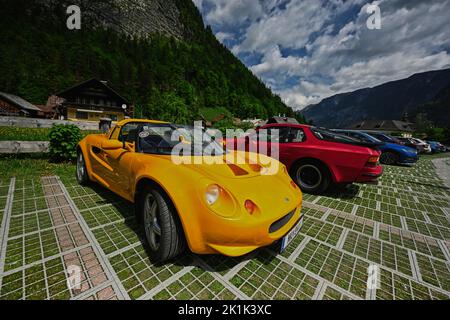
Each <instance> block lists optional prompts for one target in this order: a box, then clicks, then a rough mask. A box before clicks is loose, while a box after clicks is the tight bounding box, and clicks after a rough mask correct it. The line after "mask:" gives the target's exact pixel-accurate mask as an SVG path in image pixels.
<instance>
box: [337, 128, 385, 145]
mask: <svg viewBox="0 0 450 320" xmlns="http://www.w3.org/2000/svg"><path fill="white" fill-rule="evenodd" d="M336 132H337V133H343V134H346V135H347V136H349V137H351V138H354V139H358V140H360V141H362V142H369V143H378V144H382V142H381V141H380V140H378V139H377V138H375V137H372V136H371V135H368V134H367V133H364V132H358V131H339V130H336Z"/></svg>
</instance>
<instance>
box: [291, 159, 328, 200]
mask: <svg viewBox="0 0 450 320" xmlns="http://www.w3.org/2000/svg"><path fill="white" fill-rule="evenodd" d="M292 173H293V177H292V178H293V179H294V181H295V182H296V183H297V185H298V186H299V187H300V189H301V190H302V191H304V192H307V193H322V192H325V191H326V190H327V189H328V187H329V186H330V183H331V178H330V174H329V171H328V169H327V168H326V167H325V165H323V164H322V163H320V162H318V161H302V162H299V163H298V164H296V165H295V166H294V168H293V170H292Z"/></svg>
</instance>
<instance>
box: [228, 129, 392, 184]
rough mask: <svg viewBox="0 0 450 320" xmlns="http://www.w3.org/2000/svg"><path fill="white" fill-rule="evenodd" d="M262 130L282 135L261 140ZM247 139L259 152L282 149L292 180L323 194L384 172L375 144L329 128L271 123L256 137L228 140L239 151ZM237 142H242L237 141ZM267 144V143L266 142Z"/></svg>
mask: <svg viewBox="0 0 450 320" xmlns="http://www.w3.org/2000/svg"><path fill="white" fill-rule="evenodd" d="M261 130H267V134H268V136H271V134H272V130H278V132H279V138H278V139H276V140H273V141H270V142H264V141H260V140H259V139H257V138H258V136H259V133H260V132H261ZM242 139H244V140H245V147H246V148H247V150H249V149H248V148H249V147H251V146H250V144H256V146H255V145H254V146H253V148H254V149H255V150H256V149H258V150H259V151H260V150H261V148H263V149H264V150H266V149H267V150H271V148H275V147H276V148H278V149H279V159H280V161H281V162H282V163H283V164H285V165H286V167H287V169H288V171H289V173H290V175H291V177H292V179H293V180H294V181H295V182H296V183H297V184H298V186H299V187H300V188H301V189H302V190H303V191H304V192H309V193H323V192H324V191H326V190H327V189H328V187H329V186H330V185H331V184H351V183H354V182H373V181H376V180H377V179H378V178H379V177H380V176H381V175H382V174H383V168H382V166H380V165H379V163H378V161H379V158H380V152H379V151H378V150H375V149H374V148H373V145H372V144H366V143H364V142H361V141H359V140H355V139H351V138H349V137H346V136H343V135H339V134H336V133H334V132H331V131H329V130H326V129H322V128H316V127H311V126H307V125H296V124H269V125H265V126H262V127H261V128H260V129H259V130H258V131H257V133H256V135H253V136H246V137H244V138H240V139H235V140H232V141H230V140H227V141H226V146H227V148H229V149H233V150H236V148H238V145H239V143H240V144H241V145H242V144H243V142H242ZM236 142H237V143H238V144H236ZM264 144H265V145H264Z"/></svg>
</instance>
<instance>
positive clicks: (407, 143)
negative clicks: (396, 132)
mask: <svg viewBox="0 0 450 320" xmlns="http://www.w3.org/2000/svg"><path fill="white" fill-rule="evenodd" d="M393 138H395V139H397V140H400V141H401V142H403V145H404V146H407V147H410V148H413V149H416V150H417V152H419V148H418V146H417V145H418V144H417V142H415V141H414V140H412V139H411V138H404V137H393Z"/></svg>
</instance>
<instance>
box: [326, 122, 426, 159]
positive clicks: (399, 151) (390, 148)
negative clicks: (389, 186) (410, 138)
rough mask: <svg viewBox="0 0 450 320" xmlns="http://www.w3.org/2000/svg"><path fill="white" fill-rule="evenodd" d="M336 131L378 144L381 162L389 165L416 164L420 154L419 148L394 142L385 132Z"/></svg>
mask: <svg viewBox="0 0 450 320" xmlns="http://www.w3.org/2000/svg"><path fill="white" fill-rule="evenodd" d="M334 131H335V132H338V133H341V134H345V135H347V136H349V137H352V138H354V139H359V140H361V141H364V142H371V143H374V144H376V148H378V149H379V150H380V152H381V157H380V162H381V163H383V164H387V165H393V164H409V165H411V164H414V163H416V162H417V160H418V159H419V158H418V155H417V150H415V149H412V148H409V147H406V146H403V145H400V144H397V143H394V142H393V141H395V140H394V139H391V138H390V137H389V136H385V135H384V134H383V135H382V134H376V136H375V134H372V133H371V134H369V133H366V132H362V131H354V130H334ZM377 137H381V138H383V139H385V140H386V141H382V140H380V139H378V138H377Z"/></svg>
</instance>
